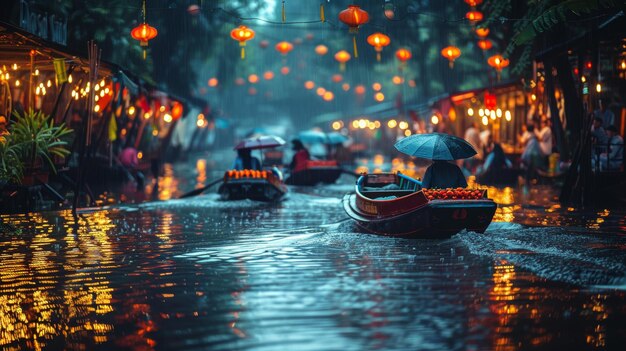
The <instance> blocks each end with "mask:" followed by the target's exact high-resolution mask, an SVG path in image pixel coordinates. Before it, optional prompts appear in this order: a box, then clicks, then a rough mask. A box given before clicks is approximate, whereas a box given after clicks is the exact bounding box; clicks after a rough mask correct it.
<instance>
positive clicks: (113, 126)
mask: <svg viewBox="0 0 626 351" xmlns="http://www.w3.org/2000/svg"><path fill="white" fill-rule="evenodd" d="M115 140H117V121H116V120H115V114H111V120H110V121H109V141H115Z"/></svg>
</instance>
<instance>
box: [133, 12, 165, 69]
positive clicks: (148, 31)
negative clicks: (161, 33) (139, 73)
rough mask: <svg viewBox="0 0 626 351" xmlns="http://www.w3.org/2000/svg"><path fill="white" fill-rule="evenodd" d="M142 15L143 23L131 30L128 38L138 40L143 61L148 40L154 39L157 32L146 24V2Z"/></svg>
mask: <svg viewBox="0 0 626 351" xmlns="http://www.w3.org/2000/svg"><path fill="white" fill-rule="evenodd" d="M142 13H143V23H142V24H140V25H138V26H137V27H135V28H133V30H131V31H130V36H131V37H133V39H136V40H139V45H140V46H141V47H143V59H144V60H145V59H146V47H147V46H148V40H151V39H154V38H155V37H156V36H157V34H158V31H157V30H156V28H154V27H152V26H150V25H149V24H147V23H146V0H144V1H143V8H142Z"/></svg>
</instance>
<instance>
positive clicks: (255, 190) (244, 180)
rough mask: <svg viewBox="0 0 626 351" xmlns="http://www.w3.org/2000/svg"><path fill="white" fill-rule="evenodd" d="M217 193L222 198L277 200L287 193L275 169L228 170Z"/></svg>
mask: <svg viewBox="0 0 626 351" xmlns="http://www.w3.org/2000/svg"><path fill="white" fill-rule="evenodd" d="M218 193H219V194H220V197H221V198H222V199H223V200H243V199H250V200H256V201H277V200H280V199H281V198H282V197H283V196H284V195H285V194H286V193H287V186H286V185H285V184H284V183H283V181H282V176H281V174H280V173H279V172H278V171H276V170H262V171H259V170H251V169H244V170H229V171H226V172H225V173H224V182H223V183H222V185H221V186H220V187H219V189H218Z"/></svg>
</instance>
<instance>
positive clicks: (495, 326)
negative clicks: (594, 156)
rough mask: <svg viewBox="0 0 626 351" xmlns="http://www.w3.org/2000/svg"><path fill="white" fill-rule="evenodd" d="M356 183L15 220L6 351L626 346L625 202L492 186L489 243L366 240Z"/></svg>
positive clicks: (174, 190)
mask: <svg viewBox="0 0 626 351" xmlns="http://www.w3.org/2000/svg"><path fill="white" fill-rule="evenodd" d="M212 162H213V161H209V160H207V159H201V160H198V161H196V162H195V163H194V162H192V163H190V164H189V165H188V166H167V167H166V169H165V176H164V177H163V178H162V179H161V181H160V184H159V188H158V189H156V190H154V189H152V187H151V185H150V184H148V185H146V191H145V192H143V194H144V195H142V196H145V198H146V199H150V198H157V199H160V200H165V199H169V198H175V197H177V196H178V195H179V194H181V193H184V192H185V191H187V190H190V189H193V188H195V187H199V186H201V185H202V184H207V183H208V182H209V181H210V180H212V179H214V178H216V177H219V175H220V173H219V172H218V171H216V170H215V169H217V168H218V166H215V165H214V164H213V163H212ZM168 167H169V168H168ZM178 167H187V169H183V170H180V169H179V168H178ZM181 174H192V175H193V176H186V177H181V176H180V175H181ZM352 182H353V180H352V179H350V178H342V179H341V182H339V183H338V184H336V185H331V186H328V187H324V188H320V187H317V188H307V187H291V188H290V194H289V195H288V198H287V199H285V200H284V201H282V202H280V203H277V204H266V203H258V202H252V201H247V200H246V201H234V202H226V201H220V200H219V198H218V196H217V195H216V194H215V193H214V191H215V189H213V191H207V193H206V194H205V195H202V196H198V197H194V198H191V199H188V200H168V201H152V202H146V203H141V204H129V203H126V204H117V205H112V206H108V207H104V208H95V209H91V210H84V211H81V213H80V214H79V216H78V218H75V217H73V216H72V214H71V212H69V211H61V212H46V213H31V214H23V215H10V216H9V215H2V216H0V219H1V220H2V222H3V223H4V224H3V225H2V227H1V228H0V232H1V233H0V347H2V349H3V350H31V349H35V350H37V349H50V350H53V349H54V350H57V349H69V350H112V349H119V350H371V349H380V350H409V349H410V350H531V349H532V350H554V349H570V350H618V349H619V350H621V349H622V347H623V345H624V344H626V245H625V238H626V219H625V218H626V217H625V214H626V212H625V211H624V210H623V209H619V210H615V209H593V210H581V209H574V208H563V207H561V206H559V205H558V204H557V203H556V201H555V194H556V193H555V191H554V189H552V188H551V187H550V186H535V187H532V188H523V187H522V188H517V187H514V188H489V193H490V196H491V197H493V198H494V199H495V200H496V202H498V204H499V208H498V211H497V213H496V216H495V218H494V222H493V223H492V224H491V226H490V227H489V228H488V230H487V231H486V233H485V234H477V233H473V232H461V233H459V234H457V235H454V236H452V237H451V238H450V239H446V240H410V239H398V238H389V237H383V236H377V235H371V234H365V233H360V232H358V229H357V228H356V227H355V226H354V225H353V224H352V222H350V220H348V218H347V216H346V215H345V214H344V212H343V210H342V208H341V202H340V201H341V200H340V199H341V197H342V195H343V194H344V193H345V192H348V191H351V190H352ZM150 189H152V190H153V191H154V192H150V191H151V190H150ZM135 195H137V194H135ZM135 195H125V196H126V198H125V199H126V200H127V202H132V201H134V200H133V199H134V198H133V196H135ZM113 198H114V197H113V196H107V195H104V196H103V197H102V198H101V201H102V202H107V201H109V202H117V201H114V200H111V199H113ZM137 201H141V199H139V200H137ZM8 224H9V225H8Z"/></svg>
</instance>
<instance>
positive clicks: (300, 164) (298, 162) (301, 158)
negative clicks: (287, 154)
mask: <svg viewBox="0 0 626 351" xmlns="http://www.w3.org/2000/svg"><path fill="white" fill-rule="evenodd" d="M291 143H292V144H293V150H294V151H295V152H296V154H295V155H293V158H292V159H291V163H290V164H289V169H290V170H291V172H298V171H301V170H303V169H305V168H306V161H308V160H310V159H311V155H310V154H309V151H308V150H307V149H306V148H305V147H304V145H303V144H302V142H301V141H300V140H298V139H294V140H292V141H291Z"/></svg>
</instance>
